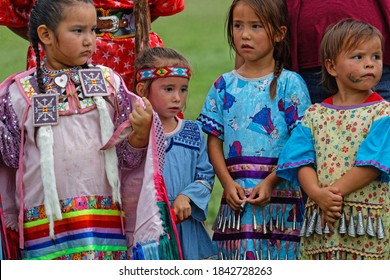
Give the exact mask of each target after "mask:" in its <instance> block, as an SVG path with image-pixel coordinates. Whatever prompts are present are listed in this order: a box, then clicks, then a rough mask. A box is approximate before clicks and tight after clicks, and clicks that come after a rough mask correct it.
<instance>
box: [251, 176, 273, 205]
mask: <svg viewBox="0 0 390 280" xmlns="http://www.w3.org/2000/svg"><path fill="white" fill-rule="evenodd" d="M263 182H264V181H262V182H261V183H260V184H258V185H256V186H255V187H254V188H253V190H252V193H251V194H250V196H249V197H248V199H247V201H248V202H249V203H250V204H254V205H258V206H260V207H264V206H266V205H267V204H268V203H269V202H270V200H271V193H272V186H271V185H266V184H263Z"/></svg>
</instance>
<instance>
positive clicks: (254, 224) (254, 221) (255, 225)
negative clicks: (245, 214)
mask: <svg viewBox="0 0 390 280" xmlns="http://www.w3.org/2000/svg"><path fill="white" fill-rule="evenodd" d="M254 211H255V212H254V213H253V230H257V221H256V209H255V210H254Z"/></svg>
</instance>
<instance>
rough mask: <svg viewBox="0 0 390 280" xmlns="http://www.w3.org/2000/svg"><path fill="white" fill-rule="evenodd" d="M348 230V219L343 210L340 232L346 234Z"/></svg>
mask: <svg viewBox="0 0 390 280" xmlns="http://www.w3.org/2000/svg"><path fill="white" fill-rule="evenodd" d="M346 232H347V221H346V220H345V212H344V211H343V212H342V213H341V219H340V226H339V233H340V234H344V233H346Z"/></svg>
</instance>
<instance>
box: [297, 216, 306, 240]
mask: <svg viewBox="0 0 390 280" xmlns="http://www.w3.org/2000/svg"><path fill="white" fill-rule="evenodd" d="M306 224H307V218H306V217H305V216H304V217H303V223H302V227H301V231H300V232H299V236H300V237H302V236H305V233H306Z"/></svg>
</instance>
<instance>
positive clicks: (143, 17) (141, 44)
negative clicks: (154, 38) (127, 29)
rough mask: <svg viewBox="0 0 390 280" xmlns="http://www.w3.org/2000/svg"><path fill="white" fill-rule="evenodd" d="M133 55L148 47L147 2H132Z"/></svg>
mask: <svg viewBox="0 0 390 280" xmlns="http://www.w3.org/2000/svg"><path fill="white" fill-rule="evenodd" d="M134 16H135V30H136V32H135V53H136V55H138V54H139V53H140V52H141V51H142V50H143V49H145V48H148V47H149V18H150V15H149V6H148V1H147V0H135V1H134Z"/></svg>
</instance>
